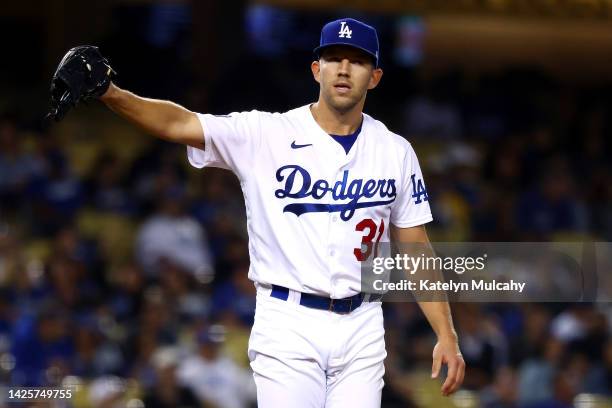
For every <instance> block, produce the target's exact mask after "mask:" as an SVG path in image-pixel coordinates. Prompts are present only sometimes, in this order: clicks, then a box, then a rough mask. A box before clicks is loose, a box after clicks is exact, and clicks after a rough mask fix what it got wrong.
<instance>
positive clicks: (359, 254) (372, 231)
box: [353, 218, 385, 262]
mask: <svg viewBox="0 0 612 408" xmlns="http://www.w3.org/2000/svg"><path fill="white" fill-rule="evenodd" d="M366 228H367V229H368V233H367V235H364V236H363V237H361V244H362V247H363V244H366V251H365V252H363V251H362V248H355V249H353V253H354V254H355V258H357V260H358V261H360V262H361V261H365V260H366V259H368V258H369V257H370V254H371V253H372V244H373V242H372V240H373V239H374V236H375V235H376V230H378V236H377V237H376V243H375V245H376V246H375V247H374V257H376V255H377V252H378V242H380V237H382V234H383V232H384V231H385V220H380V227H378V228H377V227H376V223H375V222H374V220H372V219H371V218H365V219H363V220H361V221H359V223H358V224H357V225H356V226H355V231H361V232H363V231H364V230H365V229H366Z"/></svg>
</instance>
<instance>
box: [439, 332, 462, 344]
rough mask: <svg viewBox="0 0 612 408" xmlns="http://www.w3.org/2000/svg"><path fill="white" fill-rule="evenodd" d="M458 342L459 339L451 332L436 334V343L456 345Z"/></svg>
mask: <svg viewBox="0 0 612 408" xmlns="http://www.w3.org/2000/svg"><path fill="white" fill-rule="evenodd" d="M457 342H459V337H458V336H457V333H456V332H455V331H454V330H453V331H451V332H447V333H441V334H438V343H457Z"/></svg>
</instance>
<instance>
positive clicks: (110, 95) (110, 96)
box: [100, 81, 119, 103]
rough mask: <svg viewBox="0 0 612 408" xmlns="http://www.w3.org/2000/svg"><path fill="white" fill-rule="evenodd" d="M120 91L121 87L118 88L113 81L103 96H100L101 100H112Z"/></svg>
mask: <svg viewBox="0 0 612 408" xmlns="http://www.w3.org/2000/svg"><path fill="white" fill-rule="evenodd" d="M118 92H119V88H117V87H116V86H115V84H114V83H113V82H112V81H111V83H110V84H109V85H108V89H107V90H106V92H104V93H103V94H102V96H100V100H101V101H102V102H104V103H106V102H108V101H110V100H111V99H113V98H114V97H115V96H116V95H117V93H118Z"/></svg>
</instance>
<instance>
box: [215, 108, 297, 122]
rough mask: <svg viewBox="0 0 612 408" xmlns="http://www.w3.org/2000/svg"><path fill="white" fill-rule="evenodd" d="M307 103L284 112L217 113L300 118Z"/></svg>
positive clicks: (279, 119) (269, 119) (268, 117)
mask: <svg viewBox="0 0 612 408" xmlns="http://www.w3.org/2000/svg"><path fill="white" fill-rule="evenodd" d="M307 107H308V105H305V106H300V107H297V108H294V109H291V110H288V111H285V112H278V111H276V112H271V111H263V110H258V109H253V110H250V111H242V112H232V113H230V114H229V115H219V116H234V115H243V116H247V117H256V118H258V119H259V120H262V121H283V120H299V119H302V118H303V117H304V115H305V112H306V108H307Z"/></svg>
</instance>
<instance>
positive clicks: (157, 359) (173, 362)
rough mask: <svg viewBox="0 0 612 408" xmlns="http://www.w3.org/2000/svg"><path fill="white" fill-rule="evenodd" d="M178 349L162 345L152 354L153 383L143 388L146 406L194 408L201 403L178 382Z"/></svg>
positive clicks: (147, 407)
mask: <svg viewBox="0 0 612 408" xmlns="http://www.w3.org/2000/svg"><path fill="white" fill-rule="evenodd" d="M179 354H180V351H179V350H177V349H176V348H172V347H163V348H160V349H158V350H156V351H155V354H153V356H152V359H153V367H155V378H156V379H155V385H154V386H152V387H151V388H148V389H147V390H145V395H144V398H143V402H144V406H145V407H146V408H176V407H181V408H196V407H201V406H202V405H201V404H200V402H199V401H198V399H197V398H196V396H195V395H194V394H193V392H192V391H191V390H190V389H189V388H187V387H185V386H182V385H180V384H179V383H178V379H177V376H176V370H177V367H178V365H179V361H180V355H179Z"/></svg>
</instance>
